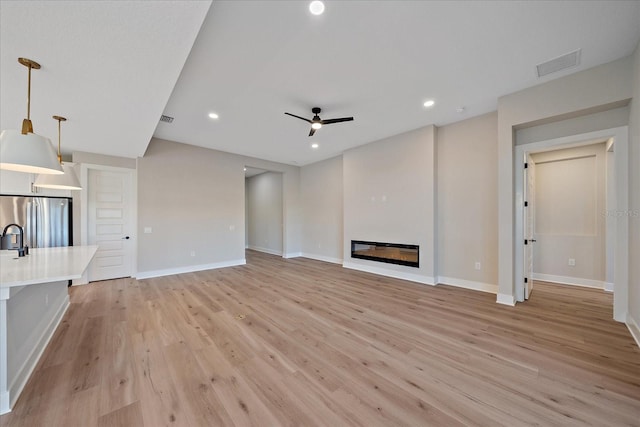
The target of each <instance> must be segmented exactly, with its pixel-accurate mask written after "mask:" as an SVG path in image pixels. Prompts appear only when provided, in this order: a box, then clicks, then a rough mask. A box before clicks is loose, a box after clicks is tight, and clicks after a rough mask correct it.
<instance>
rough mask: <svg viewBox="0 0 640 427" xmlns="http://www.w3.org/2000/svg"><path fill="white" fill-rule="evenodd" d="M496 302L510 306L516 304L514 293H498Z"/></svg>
mask: <svg viewBox="0 0 640 427" xmlns="http://www.w3.org/2000/svg"><path fill="white" fill-rule="evenodd" d="M496 302H497V303H498V304H502V305H510V306H511V307H513V306H514V305H516V298H515V296H514V295H508V294H498V297H497V298H496Z"/></svg>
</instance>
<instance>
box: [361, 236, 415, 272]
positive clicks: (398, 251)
mask: <svg viewBox="0 0 640 427" xmlns="http://www.w3.org/2000/svg"><path fill="white" fill-rule="evenodd" d="M351 258H360V259H367V260H369V261H379V262H387V263H390V264H399V265H407V266H409V267H420V246H418V245H404V244H400V243H380V242H366V241H363V240H352V241H351Z"/></svg>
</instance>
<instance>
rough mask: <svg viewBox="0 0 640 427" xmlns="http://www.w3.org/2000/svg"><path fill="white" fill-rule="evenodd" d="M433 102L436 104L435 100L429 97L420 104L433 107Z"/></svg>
mask: <svg viewBox="0 0 640 427" xmlns="http://www.w3.org/2000/svg"><path fill="white" fill-rule="evenodd" d="M435 104H436V101H434V100H433V99H430V100H428V101H425V102H424V104H422V105H424V106H425V107H427V108H429V107H433V106H434V105H435Z"/></svg>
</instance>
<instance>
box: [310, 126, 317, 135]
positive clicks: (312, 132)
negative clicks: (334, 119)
mask: <svg viewBox="0 0 640 427" xmlns="http://www.w3.org/2000/svg"><path fill="white" fill-rule="evenodd" d="M314 133H316V130H315V129H314V128H311V130H310V131H309V136H313V134H314Z"/></svg>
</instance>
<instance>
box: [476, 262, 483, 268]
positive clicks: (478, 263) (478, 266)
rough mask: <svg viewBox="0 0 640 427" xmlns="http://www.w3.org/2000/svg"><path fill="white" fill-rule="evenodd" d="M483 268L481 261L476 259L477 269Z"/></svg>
mask: <svg viewBox="0 0 640 427" xmlns="http://www.w3.org/2000/svg"><path fill="white" fill-rule="evenodd" d="M481 269H482V264H480V262H479V261H476V270H481Z"/></svg>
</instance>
